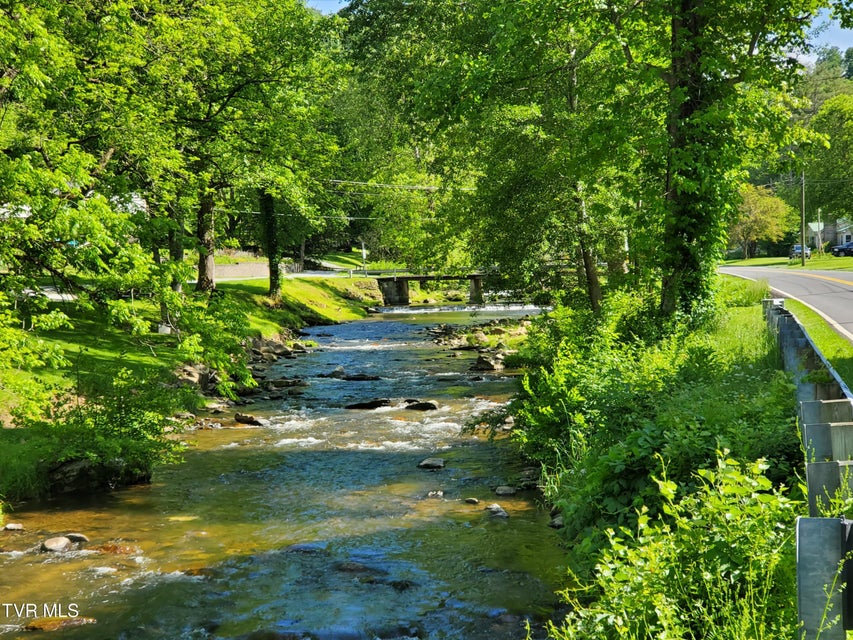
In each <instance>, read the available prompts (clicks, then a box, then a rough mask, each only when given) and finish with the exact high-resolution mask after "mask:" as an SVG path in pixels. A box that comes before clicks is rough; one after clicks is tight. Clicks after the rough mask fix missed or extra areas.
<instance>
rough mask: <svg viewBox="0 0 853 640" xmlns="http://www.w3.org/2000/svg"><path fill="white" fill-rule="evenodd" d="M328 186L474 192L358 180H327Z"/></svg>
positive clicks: (457, 188)
mask: <svg viewBox="0 0 853 640" xmlns="http://www.w3.org/2000/svg"><path fill="white" fill-rule="evenodd" d="M327 182H329V183H330V184H339V185H344V186H345V185H354V186H357V187H378V188H381V189H402V190H405V191H476V189H474V187H437V186H435V185H430V184H388V183H383V182H360V181H358V180H328V181H327Z"/></svg>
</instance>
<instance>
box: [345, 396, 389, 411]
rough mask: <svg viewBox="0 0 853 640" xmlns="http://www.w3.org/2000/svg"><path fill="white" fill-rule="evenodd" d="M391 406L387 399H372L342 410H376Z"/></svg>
mask: <svg viewBox="0 0 853 640" xmlns="http://www.w3.org/2000/svg"><path fill="white" fill-rule="evenodd" d="M389 406H391V400H389V399H388V398H374V399H373V400H366V401H364V402H353V403H352V404H348V405H346V406H345V407H344V409H378V408H379V407H389Z"/></svg>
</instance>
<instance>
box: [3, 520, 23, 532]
mask: <svg viewBox="0 0 853 640" xmlns="http://www.w3.org/2000/svg"><path fill="white" fill-rule="evenodd" d="M3 528H4V529H5V530H6V531H23V530H24V525H22V524H21V523H20V522H10V523H9V524H7V525H6V526H5V527H3Z"/></svg>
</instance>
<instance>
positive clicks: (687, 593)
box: [551, 457, 800, 640]
mask: <svg viewBox="0 0 853 640" xmlns="http://www.w3.org/2000/svg"><path fill="white" fill-rule="evenodd" d="M766 467H767V465H766V464H764V463H762V462H756V463H752V464H748V465H741V464H739V463H738V462H736V461H735V460H732V459H731V458H727V457H723V458H720V459H719V460H718V463H717V469H716V471H708V470H703V471H700V472H699V488H698V490H697V491H696V492H695V493H692V494H689V495H687V496H684V497H682V498H681V499H680V500H677V499H676V492H677V487H676V484H675V483H674V482H672V481H670V480H667V479H666V478H664V479H662V480H657V481H656V484H657V486H658V489H659V491H660V494H661V497H662V500H663V505H664V512H665V516H663V517H660V518H657V519H652V518H650V517H649V515H648V513H647V512H646V511H645V510H641V511H640V513H639V517H638V518H637V525H636V529H635V530H634V531H631V530H628V529H626V528H622V529H620V530H619V531H618V533H617V532H615V531H614V530H608V531H607V538H608V544H607V547H606V548H605V549H604V551H603V552H602V554H601V557H600V559H599V561H598V563H597V564H596V567H595V579H594V580H593V581H592V582H591V583H587V584H583V585H580V586H578V587H577V588H574V589H572V590H570V591H567V592H566V593H565V595H566V598H567V600H568V602H569V603H570V604H572V605H573V608H572V612H571V613H570V614H569V615H568V616H567V618H566V620H565V621H564V622H563V623H562V624H561V625H554V626H552V628H551V637H553V638H557V639H558V640H569V639H576V638H583V639H589V638H595V639H596V640H600V639H609V638H613V639H616V638H619V639H620V640H640V639H643V640H652V639H654V640H663V639H669V638H671V639H676V638H677V639H681V638H694V639H698V638H707V639H719V640H753V639H754V640H759V639H767V640H769V639H775V638H793V637H795V635H796V632H797V627H798V622H797V614H796V610H797V609H796V605H795V602H794V598H795V594H796V560H795V541H794V522H795V518H796V516H797V512H798V509H799V508H800V505H799V504H798V503H797V502H795V501H792V500H790V499H789V498H787V497H786V496H785V495H784V493H783V492H782V491H781V490H779V489H774V488H773V483H772V482H771V481H770V480H769V479H768V478H767V477H766V476H764V475H762V471H764V470H765V469H766Z"/></svg>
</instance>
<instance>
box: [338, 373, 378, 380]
mask: <svg viewBox="0 0 853 640" xmlns="http://www.w3.org/2000/svg"><path fill="white" fill-rule="evenodd" d="M342 379H343V380H346V381H347V382H374V381H376V380H382V378H380V377H379V376H374V375H371V374H369V373H352V374H347V375H345V376H344V377H343V378H342Z"/></svg>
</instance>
